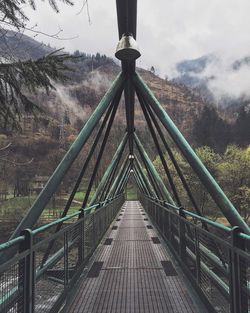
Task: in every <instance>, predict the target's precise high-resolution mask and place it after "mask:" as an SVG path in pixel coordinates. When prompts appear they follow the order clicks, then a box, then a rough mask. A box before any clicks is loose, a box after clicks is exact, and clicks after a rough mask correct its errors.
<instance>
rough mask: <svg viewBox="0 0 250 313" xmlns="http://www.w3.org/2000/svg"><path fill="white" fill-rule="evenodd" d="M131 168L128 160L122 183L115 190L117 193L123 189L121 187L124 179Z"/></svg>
mask: <svg viewBox="0 0 250 313" xmlns="http://www.w3.org/2000/svg"><path fill="white" fill-rule="evenodd" d="M130 170H131V163H130V162H128V165H127V168H126V170H125V171H124V173H123V176H122V179H121V180H120V183H119V184H118V187H117V188H116V190H115V193H114V194H115V195H117V194H119V192H120V190H121V187H122V185H123V183H124V181H125V180H126V178H127V176H128V174H129V172H130Z"/></svg>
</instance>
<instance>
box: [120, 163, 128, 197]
mask: <svg viewBox="0 0 250 313" xmlns="http://www.w3.org/2000/svg"><path fill="white" fill-rule="evenodd" d="M130 171H131V164H129V168H128V171H127V173H126V175H125V176H124V179H123V181H122V183H121V186H120V187H119V189H117V194H118V195H119V194H120V193H122V192H124V188H125V186H126V185H127V183H128V180H129V177H130V174H131V172H130Z"/></svg>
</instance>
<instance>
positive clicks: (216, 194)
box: [133, 73, 250, 234]
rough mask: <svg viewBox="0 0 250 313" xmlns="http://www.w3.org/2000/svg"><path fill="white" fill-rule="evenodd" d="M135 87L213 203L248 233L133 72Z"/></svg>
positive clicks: (157, 103) (209, 176) (195, 156)
mask: <svg viewBox="0 0 250 313" xmlns="http://www.w3.org/2000/svg"><path fill="white" fill-rule="evenodd" d="M133 80H134V84H135V88H136V89H137V90H138V91H139V92H140V93H142V95H143V96H144V97H145V98H146V100H147V101H148V103H149V104H150V106H151V107H152V109H153V111H154V112H155V114H156V115H157V116H158V118H159V120H160V121H161V123H162V124H163V126H164V127H165V128H166V129H167V131H168V132H169V134H170V136H171V138H172V139H173V141H174V142H175V143H176V145H177V146H178V148H179V149H180V151H181V152H182V154H183V155H184V157H185V158H186V160H187V161H188V163H189V164H190V165H191V167H192V169H193V170H194V172H195V173H196V174H197V176H198V177H199V178H200V180H201V182H202V183H203V185H204V186H205V187H206V188H207V190H208V192H209V193H210V195H211V197H212V198H213V199H214V201H215V203H216V204H217V205H218V207H219V208H220V209H221V211H222V212H223V214H224V215H225V217H226V218H227V219H228V221H229V223H230V224H231V225H232V226H239V227H240V228H241V229H242V230H243V231H244V232H245V233H247V234H250V229H249V227H248V226H247V224H246V223H245V222H244V220H243V218H242V217H241V216H240V214H239V212H238V211H237V209H236V208H235V207H234V205H233V204H232V202H231V201H230V200H229V199H228V198H227V196H226V195H225V193H224V192H223V190H222V189H221V188H220V186H219V185H218V183H217V182H216V181H215V179H214V178H213V177H212V175H211V174H210V173H209V171H208V170H207V168H206V167H205V166H204V164H203V163H202V162H201V160H200V159H199V158H198V156H197V155H196V153H195V152H194V150H193V149H192V148H191V146H190V145H189V143H188V142H187V141H186V139H185V138H184V136H183V135H182V134H181V132H180V131H179V129H178V128H177V127H176V125H175V124H174V122H173V121H172V120H171V118H170V117H169V115H168V114H167V112H166V111H165V110H164V109H163V107H162V106H161V104H160V103H159V102H158V100H157V99H156V98H155V96H154V94H153V93H152V91H151V90H150V89H149V88H148V86H147V85H146V84H145V83H144V81H143V80H142V78H141V77H140V76H139V75H138V74H137V73H135V75H134V76H133Z"/></svg>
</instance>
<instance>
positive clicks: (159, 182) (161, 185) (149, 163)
mask: <svg viewBox="0 0 250 313" xmlns="http://www.w3.org/2000/svg"><path fill="white" fill-rule="evenodd" d="M134 139H135V142H136V145H137V148H138V149H139V150H140V152H141V154H142V155H143V158H144V160H145V161H146V163H147V166H148V168H149V170H150V172H151V173H152V175H153V176H154V178H155V180H156V182H157V185H158V187H159V189H160V190H161V191H162V193H163V194H164V196H165V197H166V200H167V201H168V202H169V203H170V204H173V205H175V202H174V200H173V199H172V197H171V194H170V193H169V191H168V190H167V188H166V186H165V184H164V183H163V181H162V179H161V177H160V175H159V174H158V172H157V171H156V169H155V167H154V164H153V162H152V161H151V160H150V158H149V156H148V154H147V152H146V151H145V149H144V148H143V145H142V143H141V141H140V139H139V138H138V136H137V135H136V134H134Z"/></svg>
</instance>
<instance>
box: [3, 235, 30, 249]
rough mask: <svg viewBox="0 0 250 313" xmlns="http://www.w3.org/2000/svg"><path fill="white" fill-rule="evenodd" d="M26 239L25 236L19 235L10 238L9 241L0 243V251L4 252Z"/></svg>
mask: <svg viewBox="0 0 250 313" xmlns="http://www.w3.org/2000/svg"><path fill="white" fill-rule="evenodd" d="M24 240H25V237H24V236H19V237H17V238H14V239H12V240H9V241H7V242H4V243H2V244H0V252H3V251H4V250H6V249H9V248H10V247H13V246H15V245H17V244H19V243H21V242H23V241H24Z"/></svg>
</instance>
